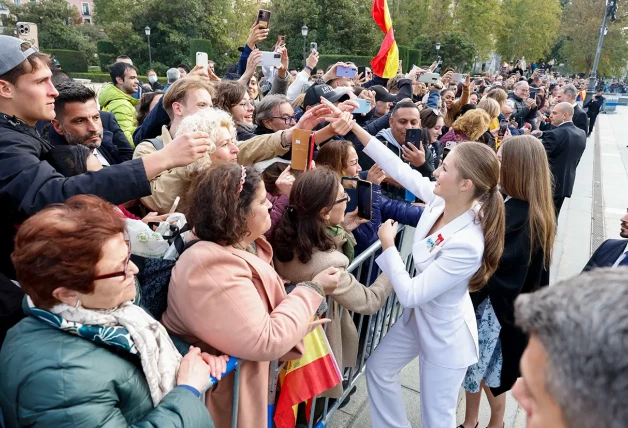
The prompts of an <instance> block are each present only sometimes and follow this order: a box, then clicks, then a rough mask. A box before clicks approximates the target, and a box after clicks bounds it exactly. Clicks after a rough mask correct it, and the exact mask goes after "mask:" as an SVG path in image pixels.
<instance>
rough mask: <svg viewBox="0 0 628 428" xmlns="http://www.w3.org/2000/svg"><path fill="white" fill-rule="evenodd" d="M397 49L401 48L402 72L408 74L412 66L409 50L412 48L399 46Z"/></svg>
mask: <svg viewBox="0 0 628 428" xmlns="http://www.w3.org/2000/svg"><path fill="white" fill-rule="evenodd" d="M397 47H398V48H399V60H400V61H402V63H401V65H402V70H403V72H404V73H407V72H408V67H409V66H410V62H409V59H408V50H409V49H410V48H409V47H407V46H399V45H397Z"/></svg>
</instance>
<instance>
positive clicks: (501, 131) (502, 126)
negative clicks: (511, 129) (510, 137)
mask: <svg viewBox="0 0 628 428" xmlns="http://www.w3.org/2000/svg"><path fill="white" fill-rule="evenodd" d="M506 130H508V121H507V120H501V121H500V122H499V131H498V134H497V135H499V136H500V137H503V136H504V135H505V134H506Z"/></svg>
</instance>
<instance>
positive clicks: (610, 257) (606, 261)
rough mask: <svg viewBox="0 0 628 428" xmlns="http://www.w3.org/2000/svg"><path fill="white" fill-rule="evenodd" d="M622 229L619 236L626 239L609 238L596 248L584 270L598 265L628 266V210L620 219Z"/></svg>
mask: <svg viewBox="0 0 628 428" xmlns="http://www.w3.org/2000/svg"><path fill="white" fill-rule="evenodd" d="M620 222H621V226H620V227H621V229H620V230H619V236H621V237H622V238H625V239H607V240H606V241H604V242H602V245H600V246H599V247H598V249H597V250H595V253H593V256H591V260H589V263H587V265H586V266H585V267H584V270H583V272H587V271H590V270H592V269H595V268H598V267H613V268H616V267H619V266H627V267H628V210H626V213H625V214H624V216H623V217H622V218H621V219H620Z"/></svg>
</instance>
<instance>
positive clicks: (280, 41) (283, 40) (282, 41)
mask: <svg viewBox="0 0 628 428" xmlns="http://www.w3.org/2000/svg"><path fill="white" fill-rule="evenodd" d="M277 43H278V44H279V46H285V45H286V36H279V37H278V38H277Z"/></svg>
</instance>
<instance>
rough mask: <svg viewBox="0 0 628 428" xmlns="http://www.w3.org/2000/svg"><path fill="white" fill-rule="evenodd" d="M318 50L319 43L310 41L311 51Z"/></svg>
mask: <svg viewBox="0 0 628 428" xmlns="http://www.w3.org/2000/svg"><path fill="white" fill-rule="evenodd" d="M314 51H316V52H318V44H317V43H316V42H311V43H310V52H314Z"/></svg>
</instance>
